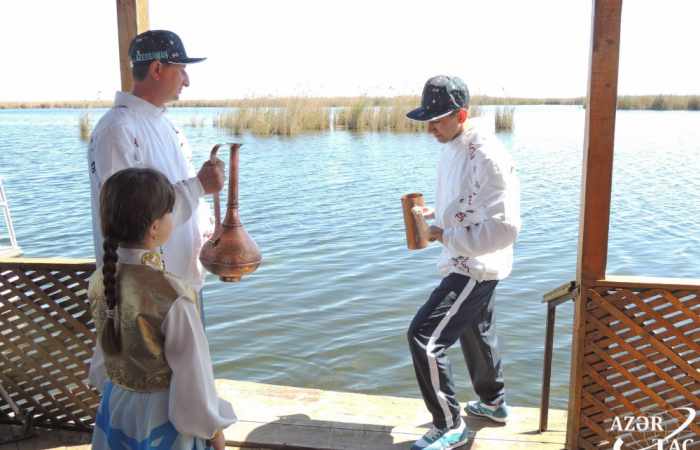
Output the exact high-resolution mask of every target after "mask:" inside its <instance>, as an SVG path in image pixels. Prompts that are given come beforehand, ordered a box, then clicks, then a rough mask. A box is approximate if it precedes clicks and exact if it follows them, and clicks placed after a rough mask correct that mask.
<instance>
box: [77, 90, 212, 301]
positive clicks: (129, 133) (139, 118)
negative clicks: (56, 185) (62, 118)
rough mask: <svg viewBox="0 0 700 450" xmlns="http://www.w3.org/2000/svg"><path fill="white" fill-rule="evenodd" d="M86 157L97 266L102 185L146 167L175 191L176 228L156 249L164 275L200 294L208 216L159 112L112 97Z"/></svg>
mask: <svg viewBox="0 0 700 450" xmlns="http://www.w3.org/2000/svg"><path fill="white" fill-rule="evenodd" d="M87 156H88V168H89V173H90V194H91V198H92V234H93V239H94V243H95V258H96V262H97V265H98V266H101V265H102V256H103V250H102V233H101V231H100V205H99V202H100V189H101V188H102V184H103V183H104V182H105V181H106V180H107V178H109V176H110V175H112V174H113V173H115V172H117V171H119V170H122V169H126V168H128V167H148V168H152V169H156V170H159V171H160V172H162V173H163V174H164V175H165V176H166V177H167V178H168V180H170V182H171V183H173V186H174V188H175V194H176V199H175V208H174V210H173V220H174V222H175V225H176V227H175V229H174V230H173V234H172V236H171V237H170V240H169V241H168V242H167V243H166V244H165V245H164V246H163V248H162V257H163V260H164V262H165V267H166V270H167V271H168V272H171V273H173V274H175V275H177V276H178V277H180V278H182V279H183V280H185V281H186V282H187V283H189V284H190V285H191V286H192V287H193V288H194V289H196V290H200V289H201V288H202V286H203V284H204V271H203V268H202V266H201V264H200V263H199V251H200V249H201V247H202V244H203V242H204V237H203V236H204V234H205V233H211V228H212V226H213V225H212V215H211V210H210V208H209V206H208V204H207V203H206V202H200V201H199V198H200V197H201V196H203V195H204V189H203V188H202V185H201V183H200V182H199V179H197V177H196V176H195V171H194V168H193V166H192V162H191V159H192V151H191V149H190V147H189V144H188V143H187V139H186V138H185V135H184V134H183V133H182V132H181V131H180V130H179V129H177V128H176V127H175V126H174V125H173V124H172V123H171V122H170V120H168V118H167V117H166V116H165V108H159V107H157V106H155V105H153V104H151V103H149V102H147V101H145V100H143V99H141V98H139V97H136V96H135V95H132V94H130V93H126V92H117V94H116V97H115V100H114V107H113V108H112V109H110V110H109V111H108V112H107V113H105V115H104V116H103V117H102V118H101V119H100V121H99V122H98V123H97V125H96V126H95V129H94V130H93V132H92V137H91V139H90V145H89V148H88V155H87Z"/></svg>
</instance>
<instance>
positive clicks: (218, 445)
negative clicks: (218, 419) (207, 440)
mask: <svg viewBox="0 0 700 450" xmlns="http://www.w3.org/2000/svg"><path fill="white" fill-rule="evenodd" d="M211 446H212V447H214V450H226V439H224V432H223V431H219V432H218V433H216V434H215V435H214V439H212V440H211Z"/></svg>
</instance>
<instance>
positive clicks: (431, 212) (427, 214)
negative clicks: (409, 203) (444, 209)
mask: <svg viewBox="0 0 700 450" xmlns="http://www.w3.org/2000/svg"><path fill="white" fill-rule="evenodd" d="M413 212H414V213H418V212H420V214H422V215H423V218H425V219H426V220H432V219H434V218H435V208H431V207H430V206H414V207H413Z"/></svg>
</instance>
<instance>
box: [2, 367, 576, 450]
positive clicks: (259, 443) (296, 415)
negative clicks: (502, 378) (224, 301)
mask: <svg viewBox="0 0 700 450" xmlns="http://www.w3.org/2000/svg"><path fill="white" fill-rule="evenodd" d="M217 388H218V390H219V393H220V395H222V396H223V397H225V398H227V399H229V400H230V401H231V402H232V403H233V405H234V409H235V410H236V414H237V415H238V418H239V421H238V423H236V424H234V425H233V426H231V427H229V428H228V429H227V430H226V431H225V435H226V441H227V443H228V444H229V445H231V446H232V447H230V448H246V449H251V448H254V449H309V450H310V449H313V450H399V449H408V448H409V447H410V446H411V444H412V443H413V442H414V441H415V440H416V439H418V438H420V436H421V435H422V434H423V433H424V432H425V431H426V430H427V429H428V428H429V426H430V418H429V415H428V413H427V411H426V410H425V406H424V405H423V401H422V400H419V399H409V398H402V397H387V396H376V395H364V394H352V393H345V392H332V391H321V390H318V389H302V388H292V387H285V386H275V385H267V384H260V383H251V382H241V381H231V380H217ZM466 419H467V424H468V427H469V429H470V430H472V436H473V437H472V440H471V442H470V443H469V444H468V445H466V446H464V447H463V448H464V449H473V450H477V449H525V450H528V449H532V450H535V449H538V450H560V449H562V448H563V447H564V438H565V430H566V413H565V412H564V411H561V410H550V418H549V423H550V430H551V431H549V432H546V433H539V432H538V431H537V426H538V419H539V410H538V409H536V408H520V407H513V408H512V419H511V420H510V421H509V423H508V425H505V426H503V425H498V424H495V423H493V422H491V421H489V420H486V419H478V418H471V417H466ZM5 430H7V427H5V428H0V431H2V433H0V436H6V433H5ZM88 443H89V435H87V434H84V433H73V432H67V431H61V432H42V433H41V435H40V437H38V438H34V439H31V440H28V441H23V442H19V443H16V444H7V445H0V449H2V450H6V449H7V450H38V449H49V448H61V449H64V448H65V449H71V450H73V449H75V450H77V449H81V450H82V449H88V448H89V445H86V444H88Z"/></svg>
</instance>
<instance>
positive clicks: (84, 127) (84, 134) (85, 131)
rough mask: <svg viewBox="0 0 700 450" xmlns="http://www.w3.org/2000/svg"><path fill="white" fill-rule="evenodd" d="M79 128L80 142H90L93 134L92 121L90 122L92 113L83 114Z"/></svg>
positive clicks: (79, 121) (79, 120)
mask: <svg viewBox="0 0 700 450" xmlns="http://www.w3.org/2000/svg"><path fill="white" fill-rule="evenodd" d="M78 127H79V128H80V140H81V141H83V142H88V141H89V140H90V134H91V133H92V120H90V113H87V112H86V113H83V114H81V115H80V118H79V119H78Z"/></svg>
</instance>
